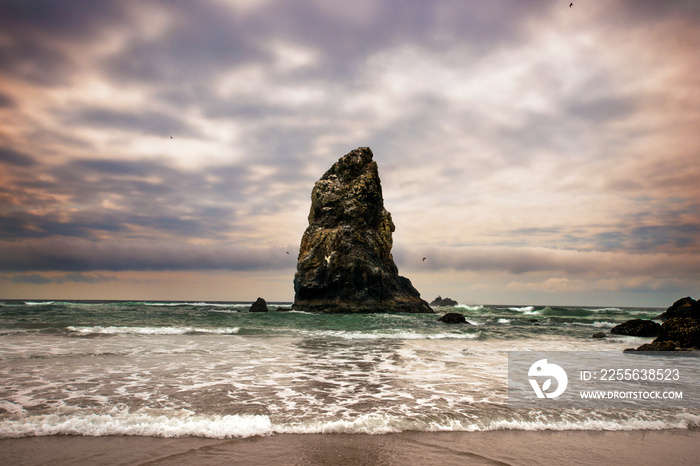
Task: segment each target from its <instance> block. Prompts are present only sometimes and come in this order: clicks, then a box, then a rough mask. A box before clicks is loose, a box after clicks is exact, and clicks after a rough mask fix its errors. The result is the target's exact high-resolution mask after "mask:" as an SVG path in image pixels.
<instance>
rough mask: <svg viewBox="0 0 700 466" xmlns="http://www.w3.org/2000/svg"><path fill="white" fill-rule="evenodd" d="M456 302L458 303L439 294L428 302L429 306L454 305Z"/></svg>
mask: <svg viewBox="0 0 700 466" xmlns="http://www.w3.org/2000/svg"><path fill="white" fill-rule="evenodd" d="M457 304H459V303H458V302H457V301H455V300H454V299H450V298H443V297H441V296H438V297H437V298H435V299H433V301H432V302H431V303H430V305H431V306H456V305H457Z"/></svg>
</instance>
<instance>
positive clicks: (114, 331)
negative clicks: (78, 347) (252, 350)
mask: <svg viewBox="0 0 700 466" xmlns="http://www.w3.org/2000/svg"><path fill="white" fill-rule="evenodd" d="M66 330H69V331H71V332H76V333H80V334H83V335H89V334H105V335H121V334H131V335H184V334H189V333H202V334H214V335H230V334H235V333H238V331H239V330H240V327H223V328H196V327H116V326H110V327H102V326H99V325H98V326H94V327H74V326H68V327H66Z"/></svg>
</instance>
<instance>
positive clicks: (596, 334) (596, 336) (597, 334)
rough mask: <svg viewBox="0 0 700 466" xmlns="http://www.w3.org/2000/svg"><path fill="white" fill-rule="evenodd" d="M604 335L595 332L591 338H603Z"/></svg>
mask: <svg viewBox="0 0 700 466" xmlns="http://www.w3.org/2000/svg"><path fill="white" fill-rule="evenodd" d="M605 337H606V335H605V333H603V332H596V333H594V334H593V335H591V338H605Z"/></svg>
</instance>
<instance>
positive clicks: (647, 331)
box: [610, 319, 661, 337]
mask: <svg viewBox="0 0 700 466" xmlns="http://www.w3.org/2000/svg"><path fill="white" fill-rule="evenodd" d="M660 331H661V325H660V324H657V323H656V322H654V321H651V320H644V319H632V320H628V321H627V322H623V323H621V324H619V325H616V326H614V327H613V328H611V329H610V333H612V334H615V335H630V336H633V337H655V336H657V335H658V334H659V332H660Z"/></svg>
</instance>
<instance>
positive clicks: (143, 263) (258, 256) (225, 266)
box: [0, 237, 296, 272]
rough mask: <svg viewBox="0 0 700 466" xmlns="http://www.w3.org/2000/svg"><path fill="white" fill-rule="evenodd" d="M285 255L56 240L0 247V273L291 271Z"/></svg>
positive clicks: (178, 245) (217, 247)
mask: <svg viewBox="0 0 700 466" xmlns="http://www.w3.org/2000/svg"><path fill="white" fill-rule="evenodd" d="M288 250H289V248H283V247H276V248H258V249H251V248H247V247H240V246H235V245H228V246H222V245H214V246H212V245H197V244H190V243H185V242H176V241H173V242H168V243H154V242H153V241H148V240H141V241H136V240H135V241H87V240H82V239H74V238H60V237H58V238H50V239H41V240H25V241H22V242H8V241H0V254H1V255H2V257H3V261H2V263H1V264H0V270H2V271H7V272H31V271H58V272H92V271H110V272H117V271H125V270H138V271H140V270H152V271H153V270H155V271H163V270H248V271H250V270H275V269H281V268H290V267H291V268H293V267H295V265H296V261H295V260H294V257H296V255H292V254H286V252H287V251H288ZM291 252H293V250H292V251H291Z"/></svg>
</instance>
